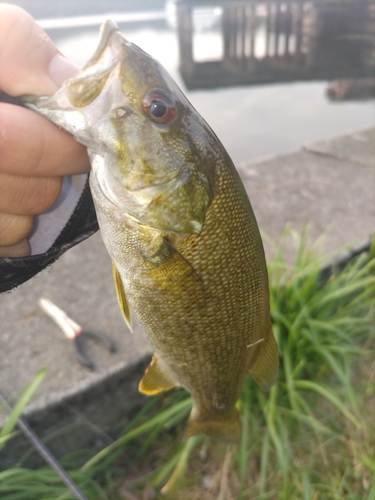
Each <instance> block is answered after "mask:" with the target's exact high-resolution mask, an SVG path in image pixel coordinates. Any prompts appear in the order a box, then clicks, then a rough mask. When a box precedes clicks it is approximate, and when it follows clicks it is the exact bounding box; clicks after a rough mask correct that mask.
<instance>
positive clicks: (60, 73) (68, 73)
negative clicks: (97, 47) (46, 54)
mask: <svg viewBox="0 0 375 500" xmlns="http://www.w3.org/2000/svg"><path fill="white" fill-rule="evenodd" d="M77 71H78V67H77V66H76V65H75V64H74V63H73V62H72V61H69V59H67V58H66V57H64V56H63V55H61V54H56V55H55V57H54V58H53V59H52V61H51V62H50V64H49V75H50V77H51V78H52V80H53V81H54V82H55V83H56V85H58V86H59V87H61V85H62V84H63V83H64V82H65V80H68V78H71V77H72V76H74V75H75V74H76V73H77Z"/></svg>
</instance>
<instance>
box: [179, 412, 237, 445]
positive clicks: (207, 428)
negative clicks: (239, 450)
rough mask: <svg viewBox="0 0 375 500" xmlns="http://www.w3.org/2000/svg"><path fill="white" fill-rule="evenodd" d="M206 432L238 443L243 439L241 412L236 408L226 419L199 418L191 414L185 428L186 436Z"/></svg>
mask: <svg viewBox="0 0 375 500" xmlns="http://www.w3.org/2000/svg"><path fill="white" fill-rule="evenodd" d="M197 434H206V436H210V437H212V438H214V439H217V440H219V441H223V442H224V443H238V442H239V441H240V439H241V423H240V414H239V413H238V410H237V408H234V411H233V415H232V416H231V417H230V418H229V419H226V420H219V419H217V420H208V421H204V420H198V419H195V418H194V417H193V416H192V415H190V417H189V420H188V423H187V425H186V428H185V432H184V438H189V437H192V436H195V435H197Z"/></svg>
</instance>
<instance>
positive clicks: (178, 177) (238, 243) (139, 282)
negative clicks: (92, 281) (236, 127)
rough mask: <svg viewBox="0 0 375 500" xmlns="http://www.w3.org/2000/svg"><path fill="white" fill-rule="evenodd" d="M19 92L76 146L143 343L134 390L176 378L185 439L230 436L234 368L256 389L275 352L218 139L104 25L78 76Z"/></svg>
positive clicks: (255, 255) (245, 226) (240, 193)
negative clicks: (41, 92)
mask: <svg viewBox="0 0 375 500" xmlns="http://www.w3.org/2000/svg"><path fill="white" fill-rule="evenodd" d="M25 101H27V102H28V105H29V107H31V108H32V109H35V110H36V111H37V112H39V113H41V114H43V115H44V116H47V117H48V118H49V119H51V120H52V121H54V122H55V123H57V124H58V125H60V126H62V127H63V128H65V129H66V130H68V131H69V132H71V133H73V135H74V136H75V137H76V138H77V140H79V141H80V142H82V143H83V144H85V145H86V146H87V147H88V152H89V156H90V160H91V165H92V172H91V174H90V187H91V191H92V194H93V199H94V202H95V207H96V211H97V216H98V221H99V225H100V229H101V232H102V236H103V241H104V243H105V245H106V247H107V250H108V252H109V254H110V256H111V258H112V261H113V273H114V281H115V285H116V291H117V296H118V299H119V303H120V307H121V310H122V312H123V315H124V318H125V320H126V322H127V323H128V325H129V326H131V314H133V315H134V316H135V318H136V319H137V320H138V322H139V323H140V325H141V326H142V328H143V329H144V331H145V333H146V334H147V336H148V338H149V340H150V342H151V344H152V346H153V348H154V350H155V354H154V357H153V359H152V361H151V364H150V366H149V367H148V369H147V370H146V373H145V375H144V376H143V378H142V380H141V382H140V386H139V388H140V391H141V392H143V393H145V394H156V393H158V392H160V391H163V390H167V389H170V388H171V387H174V386H176V385H181V386H183V387H185V388H186V389H187V390H188V391H189V392H190V393H191V395H192V398H193V403H194V404H193V409H192V412H191V415H190V418H189V422H188V425H187V428H186V431H185V436H187V437H188V436H192V435H195V434H199V433H205V434H207V435H210V436H212V437H214V438H217V439H221V440H223V441H226V442H233V441H238V440H239V437H240V423H239V415H238V411H237V409H236V402H237V400H238V398H239V396H240V392H241V388H242V386H243V383H244V380H245V375H246V373H247V371H249V370H250V373H251V374H252V376H253V377H254V379H255V380H256V381H257V383H258V384H259V385H260V386H261V387H262V388H263V389H268V388H269V387H270V386H271V385H272V384H273V382H274V381H275V379H276V376H277V371H278V352H277V346H276V343H275V339H274V336H273V333H272V328H271V323H270V311H269V297H268V281H267V270H266V264H265V258H264V251H263V246H262V241H261V238H260V234H259V230H258V226H257V223H256V220H255V217H254V214H253V211H252V208H251V205H250V202H249V200H248V197H247V194H246V191H245V189H244V187H243V185H242V182H241V180H240V178H239V176H238V173H237V172H236V170H235V168H234V166H233V164H232V161H231V160H230V158H229V157H228V155H227V153H226V152H225V150H224V148H223V146H222V145H221V143H220V141H219V140H218V139H217V137H216V136H215V134H214V133H213V132H212V130H211V129H210V128H209V126H208V125H207V124H206V123H205V122H204V120H203V119H202V118H201V117H200V116H199V114H198V113H197V112H196V110H195V109H194V108H193V107H192V106H191V104H190V103H189V102H188V101H187V99H186V97H185V96H184V95H183V94H182V92H181V91H180V89H179V88H178V87H177V85H176V84H175V83H174V82H173V80H172V79H171V78H170V76H169V75H168V74H167V73H166V72H165V70H164V69H163V68H162V67H161V66H160V65H159V63H157V62H156V61H155V60H154V59H152V58H151V57H150V56H148V55H147V54H145V53H144V52H143V51H142V50H140V49H139V48H138V47H136V46H134V45H132V44H130V43H129V42H127V41H125V40H124V39H123V38H122V36H121V35H120V33H119V32H118V30H117V27H116V26H115V25H114V24H113V23H111V22H107V23H106V24H105V25H104V26H103V28H102V38H101V41H100V42H99V46H98V49H97V51H96V52H95V54H94V56H93V57H92V58H91V60H90V61H89V62H88V63H87V64H86V65H85V66H84V68H83V69H82V70H81V72H79V73H78V75H77V76H76V77H74V78H73V79H71V80H68V81H67V82H66V83H65V84H64V87H63V88H62V89H61V90H60V91H58V92H57V93H56V94H55V95H54V96H52V97H47V98H40V99H35V98H28V99H25Z"/></svg>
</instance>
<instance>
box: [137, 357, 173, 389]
mask: <svg viewBox="0 0 375 500" xmlns="http://www.w3.org/2000/svg"><path fill="white" fill-rule="evenodd" d="M177 385H179V384H178V382H176V380H175V379H174V378H173V377H172V376H171V375H169V373H168V372H167V371H166V370H165V369H164V368H163V367H162V366H161V364H160V362H159V360H158V358H157V356H156V354H154V355H153V356H152V360H151V363H150V364H149V365H148V367H147V368H146V371H145V374H144V375H143V377H142V379H141V381H140V382H139V386H138V390H139V392H141V393H142V394H146V395H147V396H153V395H154V394H158V393H159V392H163V391H168V390H169V389H172V387H175V386H177Z"/></svg>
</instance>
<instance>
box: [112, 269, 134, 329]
mask: <svg viewBox="0 0 375 500" xmlns="http://www.w3.org/2000/svg"><path fill="white" fill-rule="evenodd" d="M112 274H113V281H114V282H115V288H116V295H117V300H118V303H119V305H120V309H121V312H122V315H123V317H124V320H125V323H126V324H127V325H128V327H129V330H130V331H131V332H133V329H132V320H131V316H130V309H129V304H128V301H127V299H126V295H125V290H124V285H123V284H122V279H121V276H120V273H119V272H118V270H117V267H116V265H115V263H114V262H113V261H112Z"/></svg>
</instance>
